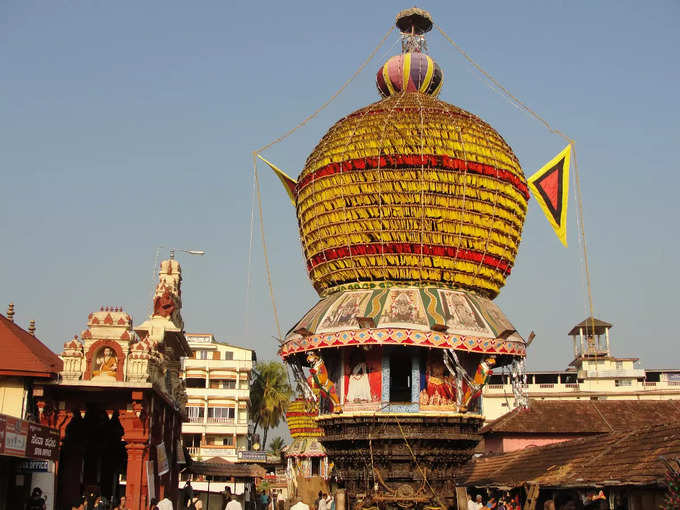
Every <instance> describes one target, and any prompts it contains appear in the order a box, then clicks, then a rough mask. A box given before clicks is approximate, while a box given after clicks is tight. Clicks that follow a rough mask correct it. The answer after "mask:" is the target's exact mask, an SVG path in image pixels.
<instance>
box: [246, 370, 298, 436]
mask: <svg viewBox="0 0 680 510" xmlns="http://www.w3.org/2000/svg"><path fill="white" fill-rule="evenodd" d="M292 394H293V390H292V388H291V387H290V383H289V382H288V374H287V373H286V367H284V366H283V364H282V363H280V362H278V361H266V362H262V363H258V364H257V365H256V366H255V369H254V370H253V383H252V385H251V386H250V419H251V420H253V423H254V424H255V427H254V429H255V430H257V427H260V428H261V429H262V444H263V445H266V444H267V432H269V429H271V428H274V427H276V426H278V424H279V423H280V422H281V419H282V418H283V417H284V415H285V413H286V409H287V408H288V401H289V400H290V397H291V396H292Z"/></svg>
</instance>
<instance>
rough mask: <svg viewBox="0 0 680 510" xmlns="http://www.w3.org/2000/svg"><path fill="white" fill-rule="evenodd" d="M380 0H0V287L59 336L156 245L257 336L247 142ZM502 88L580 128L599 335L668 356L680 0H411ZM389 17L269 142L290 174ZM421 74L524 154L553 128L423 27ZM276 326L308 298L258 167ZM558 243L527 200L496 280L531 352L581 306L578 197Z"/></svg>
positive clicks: (297, 94)
mask: <svg viewBox="0 0 680 510" xmlns="http://www.w3.org/2000/svg"><path fill="white" fill-rule="evenodd" d="M409 6H410V4H408V3H404V4H403V5H399V4H398V3H395V2H366V1H362V2H355V1H343V2H269V3H260V2H217V1H212V2H211V1H204V2H193V3H187V2H175V1H145V2H131V1H123V2H33V1H23V0H22V1H10V0H5V1H3V2H0V98H1V99H0V174H1V175H0V182H1V187H0V190H1V195H0V197H1V198H0V240H1V241H0V242H1V243H2V244H1V248H2V251H1V255H0V303H2V305H1V306H2V312H3V313H4V310H5V309H6V308H5V307H6V304H7V303H9V302H10V301H14V302H15V303H16V306H17V316H16V319H17V321H18V322H19V323H20V324H21V325H23V326H26V324H27V323H28V321H29V320H30V319H36V320H37V322H38V336H39V337H40V338H41V339H42V340H43V341H44V342H45V343H47V344H48V345H49V346H50V347H51V348H52V349H54V350H55V351H58V352H59V351H61V347H62V344H63V342H64V341H66V340H67V339H69V338H71V337H72V336H73V334H76V333H78V334H79V333H80V332H81V331H82V329H83V328H84V327H85V322H86V318H87V314H88V313H89V312H90V311H93V310H96V309H99V306H100V305H123V306H124V307H125V309H126V310H127V311H129V312H130V313H131V314H132V315H133V317H134V319H135V322H136V323H139V322H141V321H142V320H143V319H144V318H145V315H146V314H147V313H148V310H149V303H150V295H151V292H152V287H153V263H154V256H155V254H156V249H157V247H158V246H159V245H165V246H177V247H183V248H197V249H204V250H207V252H208V255H206V256H205V257H202V258H199V257H189V256H181V257H179V258H180V260H181V262H182V264H183V267H184V289H183V290H184V293H183V298H184V309H183V315H184V319H185V323H186V328H187V330H188V331H198V332H213V333H215V334H216V335H217V336H218V338H220V339H222V340H226V341H228V342H232V343H235V344H240V345H246V346H249V347H252V348H255V349H256V350H257V353H258V357H259V358H260V359H271V358H273V357H274V356H275V349H276V342H275V340H273V339H272V335H275V334H276V331H275V327H274V322H273V319H272V311H271V305H270V301H269V296H268V293H267V288H266V284H265V279H264V278H265V277H264V266H263V258H262V248H261V245H260V243H259V233H257V232H256V236H257V237H256V240H258V241H257V243H256V245H255V250H254V259H253V266H252V267H253V285H252V288H251V289H250V305H249V310H250V313H249V314H248V317H246V313H245V311H246V306H245V302H246V273H247V267H248V244H249V238H250V211H251V196H250V189H251V178H252V162H251V151H252V150H253V149H255V148H257V147H260V146H262V145H264V144H266V143H268V142H269V141H271V140H273V139H274V138H276V137H277V136H279V135H280V134H282V133H283V132H284V131H286V130H287V129H288V128H290V127H292V126H294V125H295V124H296V123H297V122H298V121H299V120H301V119H302V118H303V117H304V116H305V115H307V114H308V113H310V112H311V111H313V110H314V109H316V108H317V107H318V106H319V105H321V104H322V103H323V102H324V101H325V100H326V99H327V98H329V97H330V96H331V95H332V94H333V93H334V92H335V90H337V88H338V87H339V86H340V84H341V83H343V82H344V81H345V80H346V79H347V78H348V77H349V76H350V75H351V74H352V73H353V72H354V71H355V70H356V69H357V68H358V66H359V65H360V63H361V62H362V61H363V60H364V59H365V58H366V57H367V56H368V54H369V53H370V51H371V50H372V49H373V48H374V47H375V46H376V45H377V43H378V42H379V40H380V39H381V37H382V36H383V34H384V33H385V32H386V31H387V30H388V28H389V27H390V26H391V25H392V23H393V20H394V16H395V14H396V11H398V10H399V8H403V7H409ZM420 6H421V7H424V8H426V9H428V10H430V12H431V13H432V15H433V17H434V19H435V21H436V22H437V23H439V24H440V25H441V27H442V28H444V30H446V31H447V32H448V33H449V34H450V35H451V37H452V38H453V39H454V40H455V41H456V42H458V43H459V44H460V45H462V46H463V47H464V48H465V49H466V50H467V51H468V53H469V54H471V55H472V56H473V57H474V58H475V59H476V60H477V61H478V62H479V63H480V64H481V65H482V66H484V67H485V68H486V69H487V70H489V71H490V72H491V73H492V74H494V75H495V77H496V78H497V79H498V80H499V81H500V82H501V83H503V84H504V85H505V86H506V87H507V88H509V89H510V90H511V91H513V92H514V93H515V94H516V95H517V96H518V97H520V98H521V99H522V100H524V101H526V102H527V103H528V104H529V105H530V106H531V107H532V108H534V109H535V110H536V111H537V112H539V113H541V114H542V115H543V116H544V117H545V118H546V119H548V120H549V121H550V122H551V123H553V124H554V125H555V126H556V127H558V128H559V129H561V130H563V131H564V132H566V133H568V134H569V135H570V136H571V137H573V138H574V139H575V140H576V148H577V155H578V163H579V168H580V171H581V181H582V187H583V199H584V210H585V227H586V234H587V238H588V248H589V251H590V256H591V259H590V262H591V266H592V273H593V295H594V305H595V313H596V315H597V316H598V317H600V318H602V319H604V320H607V321H610V322H613V323H614V325H615V327H614V329H613V331H612V339H613V349H614V352H615V354H618V355H637V356H639V357H640V358H641V366H643V367H680V356H679V355H678V347H677V343H678V333H677V329H676V317H675V314H676V313H677V308H678V306H677V304H678V298H677V289H678V287H679V285H680V277H679V276H678V269H677V268H676V266H675V265H674V264H675V262H674V261H677V259H678V253H679V252H680V242H679V236H678V226H677V225H678V219H679V216H680V215H679V214H678V213H679V207H678V202H677V195H678V191H677V190H678V185H679V184H680V172H678V163H677V153H678V146H679V145H680V144H679V142H680V128H679V127H678V126H679V125H680V124H679V123H678V118H679V117H680V108H679V101H678V83H679V82H680V66H679V65H678V62H679V57H678V51H679V50H680V31H679V30H678V26H679V25H680V4H678V2H671V1H666V2H663V1H658V2H633V1H626V2H620V1H616V2H615V1H602V2H586V1H575V2H482V1H480V2H422V3H421V4H420ZM397 41H398V38H397V34H396V32H395V33H393V34H392V35H391V37H390V39H389V40H388V42H387V44H386V46H385V47H383V49H382V50H381V51H380V52H379V53H378V55H377V57H376V59H375V60H374V61H372V62H371V63H370V64H369V65H368V67H367V69H366V70H365V71H364V73H363V74H362V75H360V77H359V78H358V79H357V80H356V81H355V82H354V83H352V85H351V86H350V87H349V88H348V89H347V90H346V92H345V93H344V94H343V95H342V96H341V97H340V98H339V99H338V100H336V101H335V102H334V103H332V104H331V106H330V107H329V108H327V109H326V110H325V111H324V112H323V113H322V114H321V115H320V116H319V117H318V118H317V119H316V120H315V121H313V122H311V123H310V124H309V125H308V126H306V127H305V128H304V129H302V130H300V131H299V132H297V133H296V134H295V135H293V136H292V137H290V138H289V139H288V140H286V141H285V142H284V143H281V144H279V145H277V146H275V147H274V148H272V149H271V150H269V151H267V152H266V153H265V156H266V157H268V158H269V159H271V160H272V161H275V162H276V163H278V164H279V165H280V166H281V167H282V168H284V169H285V170H287V171H288V172H289V173H290V174H291V175H294V176H295V175H297V174H298V173H299V171H300V168H301V166H302V165H303V163H304V161H305V158H306V156H307V155H308V154H309V153H310V152H311V151H312V149H313V148H314V146H315V144H316V143H317V141H318V140H319V139H320V138H321V136H322V135H323V134H324V133H325V131H326V130H327V129H328V128H329V127H330V126H331V124H332V123H333V122H335V121H336V120H338V119H339V118H340V117H342V116H344V115H346V114H347V113H350V112H351V111H353V110H354V109H357V108H359V107H361V106H364V105H367V104H369V103H371V102H373V101H375V100H376V99H377V93H376V91H375V87H374V77H375V71H376V69H377V68H378V66H379V65H381V64H382V62H384V61H385V60H386V59H387V58H388V57H389V56H391V55H392V54H395V53H398V51H399V47H398V43H397ZM429 44H430V54H431V55H432V56H433V57H434V58H435V60H437V61H438V62H439V64H440V65H441V66H442V68H443V69H444V73H445V84H444V87H443V90H442V92H441V95H440V97H441V98H442V99H444V100H445V101H448V102H450V103H453V104H456V105H459V106H461V107H463V108H466V109H468V110H470V111H472V112H474V113H476V114H478V115H480V116H481V117H482V118H484V119H486V120H487V121H489V122H490V123H491V124H492V125H493V126H495V127H496V128H497V129H498V131H499V132H500V133H501V134H502V135H503V136H504V138H505V139H506V140H507V141H508V142H509V143H510V145H511V146H512V147H513V149H514V151H515V152H516V154H517V155H518V157H519V159H520V161H521V163H522V165H523V167H524V169H525V173H526V174H527V175H530V174H531V173H533V172H534V171H535V170H536V169H537V168H538V167H540V166H541V164H543V163H544V162H546V161H547V160H549V159H550V158H551V157H552V156H554V155H555V154H556V153H557V152H558V151H559V150H560V149H562V147H563V146H564V143H563V142H562V140H560V139H559V138H558V137H556V136H554V135H550V134H549V133H547V132H546V130H545V129H544V128H543V127H542V126H541V125H539V124H538V123H537V122H536V121H534V120H532V119H531V118H529V117H528V116H527V115H526V114H524V113H522V112H521V111H519V110H518V109H516V108H515V107H514V106H512V105H511V104H509V103H508V102H507V101H506V100H505V99H504V98H503V97H501V96H500V95H499V94H497V93H495V92H494V91H493V90H491V89H490V88H489V86H487V84H486V83H485V82H484V81H483V80H481V78H480V76H479V75H478V74H477V73H476V72H475V71H473V70H472V69H471V67H470V66H469V65H468V64H467V63H466V62H465V61H464V60H463V59H462V58H461V56H460V55H459V54H458V53H456V52H455V50H454V49H453V48H452V47H451V46H449V45H448V43H447V42H446V41H445V40H444V39H443V38H442V37H441V35H440V34H439V33H437V32H432V33H431V34H430V36H429ZM261 176H262V193H263V198H264V201H265V211H264V212H265V223H266V233H267V239H268V242H269V248H270V256H271V258H272V272H273V279H274V287H275V294H276V300H277V303H278V306H279V310H280V316H281V322H282V326H283V328H284V329H287V328H288V327H289V326H290V325H292V324H293V323H294V322H295V321H296V320H297V319H298V318H299V317H301V316H302V314H303V313H304V312H305V311H306V310H307V309H308V308H309V307H311V306H312V305H313V303H314V302H315V298H316V296H315V293H314V291H313V290H312V287H311V284H310V283H309V281H308V280H307V276H306V272H305V268H304V264H303V260H302V255H301V249H300V245H299V241H298V234H297V223H296V219H295V214H294V210H293V208H292V207H291V205H290V203H289V202H288V199H287V197H286V195H285V193H284V192H283V190H282V188H281V185H280V184H279V182H278V181H277V180H276V179H275V178H274V177H273V175H271V173H270V172H269V171H268V170H267V169H266V168H261ZM569 207H570V209H569V234H568V236H569V248H568V249H565V248H563V247H562V246H561V244H560V243H559V241H558V240H557V238H556V237H555V236H554V234H553V233H552V230H551V228H550V226H549V224H548V222H547V221H546V220H545V219H544V217H543V215H542V213H541V212H540V210H539V208H538V206H537V204H536V202H535V200H532V201H531V203H530V208H529V214H528V217H527V221H526V225H525V231H524V238H523V242H522V245H521V248H520V251H519V255H518V257H517V261H516V265H515V269H514V271H513V274H512V276H511V277H510V279H509V280H508V284H507V285H506V287H505V288H504V289H503V291H502V292H501V295H500V297H499V298H498V302H499V304H500V305H501V306H502V307H503V309H504V310H505V311H506V313H507V315H508V316H509V317H510V318H511V320H512V321H513V322H514V323H515V325H516V326H517V328H518V329H519V330H520V331H521V332H522V333H523V334H524V335H526V334H528V332H529V331H530V330H532V329H533V330H535V331H536V334H537V338H536V341H535V342H534V344H533V345H532V346H531V348H530V351H529V366H530V368H532V369H538V368H542V369H555V368H563V367H565V366H566V365H567V363H568V362H569V361H570V360H571V358H570V355H571V347H570V341H569V338H568V337H567V336H566V333H567V332H568V331H569V329H570V328H571V326H572V325H574V324H575V323H577V322H579V321H580V320H582V319H583V318H584V317H585V315H586V308H585V297H584V290H583V289H584V287H583V276H582V263H581V258H582V257H581V252H580V247H579V243H578V240H577V225H576V216H575V212H576V207H575V202H574V201H573V199H572V200H571V201H570V204H569Z"/></svg>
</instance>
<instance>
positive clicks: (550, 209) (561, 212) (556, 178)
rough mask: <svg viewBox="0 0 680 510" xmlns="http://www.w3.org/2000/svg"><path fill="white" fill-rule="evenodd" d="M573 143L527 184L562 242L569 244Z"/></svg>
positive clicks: (530, 178)
mask: <svg viewBox="0 0 680 510" xmlns="http://www.w3.org/2000/svg"><path fill="white" fill-rule="evenodd" d="M570 161H571V144H569V145H567V146H566V147H565V148H564V150H563V151H562V152H560V153H559V154H558V155H557V156H555V157H554V158H553V159H551V160H550V161H549V162H548V163H547V164H546V165H544V166H543V168H541V169H540V170H539V171H538V172H536V173H535V174H534V175H532V176H531V177H529V179H528V180H527V184H529V188H530V189H531V191H532V192H533V194H534V197H536V201H537V202H538V205H540V206H541V209H543V212H544V213H545V215H546V217H547V218H548V221H549V222H550V224H551V225H552V227H553V229H555V233H556V234H557V237H558V238H559V239H560V241H562V244H564V245H565V246H566V245H567V205H568V202H567V198H568V196H569V163H570Z"/></svg>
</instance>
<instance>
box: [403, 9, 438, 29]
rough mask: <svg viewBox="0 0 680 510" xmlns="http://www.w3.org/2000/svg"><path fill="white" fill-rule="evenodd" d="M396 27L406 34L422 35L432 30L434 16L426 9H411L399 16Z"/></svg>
mask: <svg viewBox="0 0 680 510" xmlns="http://www.w3.org/2000/svg"><path fill="white" fill-rule="evenodd" d="M396 25H397V28H398V29H399V30H401V31H402V33H404V34H411V35H422V34H424V33H426V32H429V31H430V30H432V16H430V13H429V12H427V11H426V10H424V9H419V8H418V7H411V8H410V9H404V10H403V11H401V12H400V13H399V14H397V21H396Z"/></svg>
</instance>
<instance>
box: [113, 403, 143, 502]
mask: <svg viewBox="0 0 680 510" xmlns="http://www.w3.org/2000/svg"><path fill="white" fill-rule="evenodd" d="M135 393H137V392H133V396H132V398H133V399H137V398H139V399H140V400H141V398H142V397H141V395H135ZM140 393H141V392H140ZM118 419H119V421H120V423H121V425H122V426H123V431H124V433H123V441H125V443H126V444H125V449H126V450H127V482H126V488H125V497H126V498H127V504H128V506H129V507H130V509H131V510H145V509H146V506H147V481H146V461H148V460H149V449H148V448H147V443H148V439H149V430H148V418H147V415H146V413H144V411H143V407H142V404H141V402H139V401H137V402H133V404H132V409H131V410H130V409H128V410H125V411H121V412H120V414H119V416H118Z"/></svg>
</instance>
